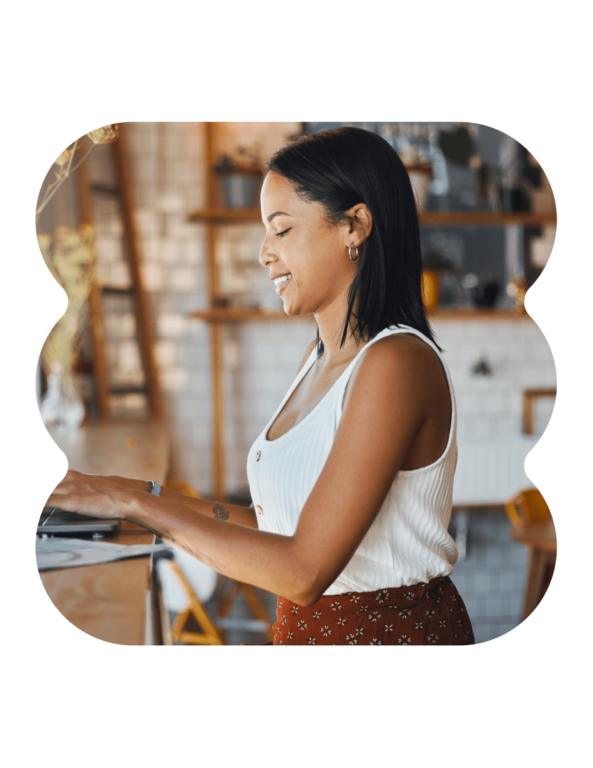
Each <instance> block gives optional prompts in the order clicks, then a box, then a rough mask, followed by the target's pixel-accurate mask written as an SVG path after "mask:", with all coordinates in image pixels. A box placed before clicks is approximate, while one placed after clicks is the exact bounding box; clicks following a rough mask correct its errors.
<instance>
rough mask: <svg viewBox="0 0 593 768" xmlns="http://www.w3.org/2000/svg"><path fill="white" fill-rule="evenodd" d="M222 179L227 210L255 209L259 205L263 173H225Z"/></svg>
mask: <svg viewBox="0 0 593 768" xmlns="http://www.w3.org/2000/svg"><path fill="white" fill-rule="evenodd" d="M220 179H221V184H222V192H223V195H224V204H225V206H226V207H227V208H255V207H256V206H257V205H258V201H259V193H260V189H261V184H262V175H261V173H259V172H254V173H225V174H222V175H221V177H220Z"/></svg>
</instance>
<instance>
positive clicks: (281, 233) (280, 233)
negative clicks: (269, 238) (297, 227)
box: [276, 227, 292, 237]
mask: <svg viewBox="0 0 593 768" xmlns="http://www.w3.org/2000/svg"><path fill="white" fill-rule="evenodd" d="M291 229H292V227H289V228H288V229H285V230H284V232H278V233H277V234H276V237H284V235H286V234H287V233H288V232H290V230H291Z"/></svg>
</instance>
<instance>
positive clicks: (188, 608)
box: [156, 479, 273, 645]
mask: <svg viewBox="0 0 593 768" xmlns="http://www.w3.org/2000/svg"><path fill="white" fill-rule="evenodd" d="M165 486H166V487H167V488H171V489H172V490H175V491H179V492H180V493H183V494H185V495H186V496H190V497H191V498H194V499H200V498H202V497H201V496H200V494H199V493H198V491H197V490H196V489H195V488H194V487H193V486H192V485H190V484H189V483H186V482H185V481H183V480H178V479H169V480H167V482H166V483H165ZM156 570H157V584H158V586H159V595H160V602H159V613H160V616H161V627H162V635H163V642H164V644H165V645H172V644H175V643H184V644H190V645H223V644H224V630H227V629H246V630H250V631H256V632H257V631H260V632H263V633H264V634H265V635H266V637H267V638H268V639H269V640H272V639H273V631H272V622H271V621H270V619H269V616H268V613H267V611H266V609H265V607H264V606H263V604H262V602H261V600H260V599H259V597H258V595H257V593H256V591H255V590H254V588H253V587H252V586H251V585H250V584H244V583H243V582H239V581H234V580H232V579H229V585H228V587H227V588H226V591H225V592H224V593H223V594H222V596H221V599H220V606H219V610H218V613H217V616H216V617H214V618H213V619H212V618H211V617H210V616H209V615H208V612H207V611H206V609H205V607H204V603H205V602H208V600H209V599H210V598H211V597H212V595H213V594H214V591H215V587H216V582H217V578H218V574H217V573H216V571H213V570H212V569H211V568H208V567H207V566H205V565H204V564H203V563H201V562H200V561H198V560H196V559H195V558H192V557H191V556H190V555H186V553H185V552H183V551H182V550H178V549H173V550H172V551H171V556H170V557H167V558H163V561H162V562H159V561H157V569H156ZM239 595H243V597H244V599H245V602H246V603H247V606H248V607H249V609H250V610H251V613H252V615H253V618H251V619H238V618H231V617H230V613H231V610H232V607H233V605H234V604H235V602H236V600H237V598H238V597H239ZM167 605H168V607H167ZM169 609H171V610H173V611H174V612H176V613H177V615H176V617H175V619H174V621H173V624H172V625H170V622H169V620H168V617H169Z"/></svg>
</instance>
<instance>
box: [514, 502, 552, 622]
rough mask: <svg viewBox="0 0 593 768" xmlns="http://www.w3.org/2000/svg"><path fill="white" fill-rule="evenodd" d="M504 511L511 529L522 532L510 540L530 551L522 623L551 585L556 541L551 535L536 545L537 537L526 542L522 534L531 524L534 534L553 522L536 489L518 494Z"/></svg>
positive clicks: (548, 509) (527, 530)
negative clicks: (514, 540) (539, 527)
mask: <svg viewBox="0 0 593 768" xmlns="http://www.w3.org/2000/svg"><path fill="white" fill-rule="evenodd" d="M505 510H506V513H507V516H508V518H509V520H510V521H511V523H512V525H513V527H514V528H515V529H522V530H521V532H519V531H517V532H516V534H515V536H513V538H518V540H522V541H523V543H524V544H525V546H527V548H528V549H529V566H528V572H527V582H526V585H525V600H524V603H523V616H522V621H525V619H526V618H527V617H528V616H529V615H530V614H531V613H532V612H533V611H534V609H535V608H536V607H537V605H538V604H539V603H540V601H541V599H542V598H543V596H544V595H545V594H546V592H547V590H548V587H549V586H550V582H551V581H552V577H553V575H554V567H555V564H556V537H555V535H554V536H553V540H550V538H549V534H548V539H547V540H539V541H538V537H535V538H533V537H530V538H527V539H525V532H529V527H530V525H531V524H535V526H534V527H535V530H537V524H541V523H547V522H551V521H552V515H551V514H550V508H549V507H548V505H547V504H546V500H545V499H544V497H543V496H542V494H541V493H540V491H538V490H537V488H527V489H526V490H523V491H520V492H519V493H518V494H517V495H516V496H514V497H513V498H512V499H511V500H510V501H508V502H507V503H506V504H505ZM546 527H547V526H546Z"/></svg>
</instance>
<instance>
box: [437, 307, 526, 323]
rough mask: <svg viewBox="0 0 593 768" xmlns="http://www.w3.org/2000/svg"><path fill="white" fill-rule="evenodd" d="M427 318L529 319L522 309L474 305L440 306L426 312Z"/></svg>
mask: <svg viewBox="0 0 593 768" xmlns="http://www.w3.org/2000/svg"><path fill="white" fill-rule="evenodd" d="M427 314H428V319H429V320H432V319H442V320H531V316H530V315H528V314H527V312H524V311H523V310H520V311H518V310H516V309H496V308H494V309H478V308H474V307H441V308H437V309H433V310H432V311H429V312H428V313H427Z"/></svg>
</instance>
